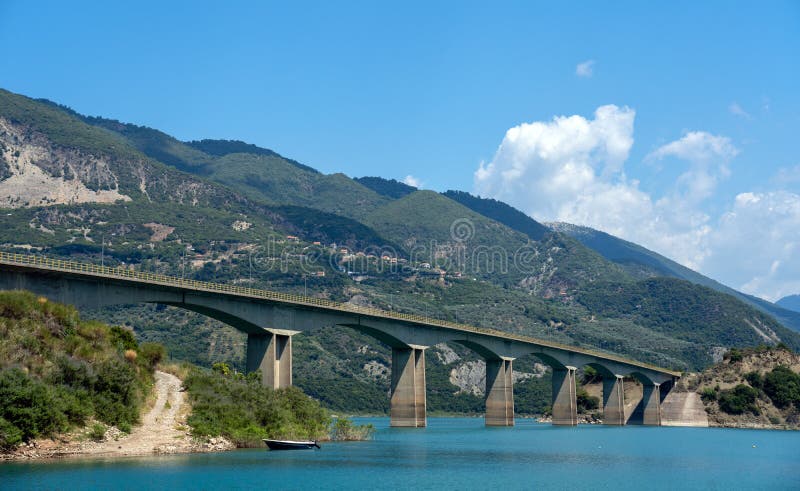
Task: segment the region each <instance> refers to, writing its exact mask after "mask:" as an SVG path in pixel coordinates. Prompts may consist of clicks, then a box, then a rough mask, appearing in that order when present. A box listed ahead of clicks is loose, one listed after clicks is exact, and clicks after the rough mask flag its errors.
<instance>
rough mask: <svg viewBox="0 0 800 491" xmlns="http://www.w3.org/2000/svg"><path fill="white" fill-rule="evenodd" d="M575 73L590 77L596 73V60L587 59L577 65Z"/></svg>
mask: <svg viewBox="0 0 800 491" xmlns="http://www.w3.org/2000/svg"><path fill="white" fill-rule="evenodd" d="M575 75H577V76H579V77H584V78H589V77H591V76H592V75H594V60H586V61H584V62H581V63H578V65H577V66H576V67H575Z"/></svg>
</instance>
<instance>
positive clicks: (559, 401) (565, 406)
mask: <svg viewBox="0 0 800 491" xmlns="http://www.w3.org/2000/svg"><path fill="white" fill-rule="evenodd" d="M576 371H577V368H575V367H564V369H563V370H558V369H554V370H553V424H554V425H561V426H575V425H577V424H578V395H577V393H576V387H575V372H576Z"/></svg>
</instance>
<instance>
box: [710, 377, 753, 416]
mask: <svg viewBox="0 0 800 491" xmlns="http://www.w3.org/2000/svg"><path fill="white" fill-rule="evenodd" d="M757 397H758V391H757V390H756V389H754V388H752V387H749V386H747V385H744V384H739V385H737V386H736V387H734V388H733V389H729V390H723V391H720V393H719V408H720V409H721V410H722V411H724V412H726V413H728V414H742V413H744V412H745V411H749V412H751V413H753V414H760V412H761V411H759V409H758V406H756V398H757Z"/></svg>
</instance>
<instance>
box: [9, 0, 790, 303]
mask: <svg viewBox="0 0 800 491" xmlns="http://www.w3.org/2000/svg"><path fill="white" fill-rule="evenodd" d="M0 57H2V58H1V59H2V65H0V87H2V88H5V89H8V90H11V91H14V92H17V93H21V94H25V95H28V96H31V97H44V98H48V99H51V100H54V101H56V102H59V103H61V104H65V105H67V106H70V107H72V108H73V109H75V110H77V111H79V112H81V113H84V114H88V115H102V116H105V117H110V118H114V119H119V120H121V121H125V122H131V123H136V124H140V125H146V126H151V127H154V128H158V129H160V130H162V131H165V132H167V133H169V134H172V135H174V136H176V137H178V138H180V139H182V140H192V139H200V138H228V139H240V140H245V141H247V142H250V143H255V144H258V145H260V146H263V147H266V148H270V149H272V150H275V151H277V152H279V153H281V154H283V155H285V156H287V157H290V158H293V159H296V160H298V161H300V162H303V163H305V164H307V165H310V166H312V167H315V168H317V169H319V170H320V171H322V172H325V173H333V172H343V173H345V174H347V175H349V176H353V177H358V176H364V175H379V176H382V177H387V178H396V179H399V180H405V181H406V182H408V183H411V184H414V185H417V186H420V187H424V188H426V189H433V190H437V191H444V190H447V189H459V190H465V191H470V192H473V193H475V194H479V195H481V196H483V197H491V198H497V199H501V200H503V201H506V202H508V203H509V204H511V205H513V206H515V207H517V208H519V209H521V210H522V211H524V212H525V213H528V214H529V215H531V216H532V217H533V218H535V219H537V220H540V221H566V222H570V223H576V224H580V225H587V226H591V227H594V228H597V229H600V230H604V231H606V232H609V233H612V234H614V235H617V236H619V237H622V238H625V239H627V240H631V241H633V242H636V243H639V244H641V245H643V246H645V247H648V248H650V249H652V250H655V251H657V252H659V253H661V254H664V255H665V256H667V257H670V258H672V259H674V260H676V261H678V262H680V263H681V264H684V265H686V266H689V267H691V268H693V269H696V270H698V271H700V272H701V273H703V274H706V275H708V276H710V277H712V278H714V279H716V280H719V281H721V282H723V283H725V284H727V285H729V286H731V287H734V288H736V289H739V290H741V291H744V292H746V293H751V294H755V295H758V296H760V297H763V298H766V299H769V300H777V299H778V298H781V297H782V296H785V295H789V294H796V293H800V153H799V152H798V149H797V148H798V144H800V132H798V127H800V90H798V87H800V2H797V1H783V2H782V1H763V2H726V1H725V2H724V1H717V2H714V1H709V2H696V1H689V2H683V1H675V2H624V1H620V2H594V3H589V2H532V1H531V2H527V1H526V2H474V3H472V2H393V3H389V2H366V1H365V2H252V3H250V2H240V1H230V2H201V1H195V2H150V1H137V2H36V1H19V0H0Z"/></svg>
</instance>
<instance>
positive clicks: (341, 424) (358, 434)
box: [330, 418, 375, 441]
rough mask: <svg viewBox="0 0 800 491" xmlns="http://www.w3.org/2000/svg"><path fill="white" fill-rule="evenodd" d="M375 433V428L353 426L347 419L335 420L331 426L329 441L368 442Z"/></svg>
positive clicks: (369, 425) (370, 426)
mask: <svg viewBox="0 0 800 491" xmlns="http://www.w3.org/2000/svg"><path fill="white" fill-rule="evenodd" d="M373 433H375V427H374V426H372V425H371V424H368V425H358V426H357V425H354V424H353V422H352V421H350V419H348V418H336V420H335V421H334V422H333V424H332V425H331V434H330V436H331V440H339V441H352V440H368V439H369V438H370V437H372V434H373Z"/></svg>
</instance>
